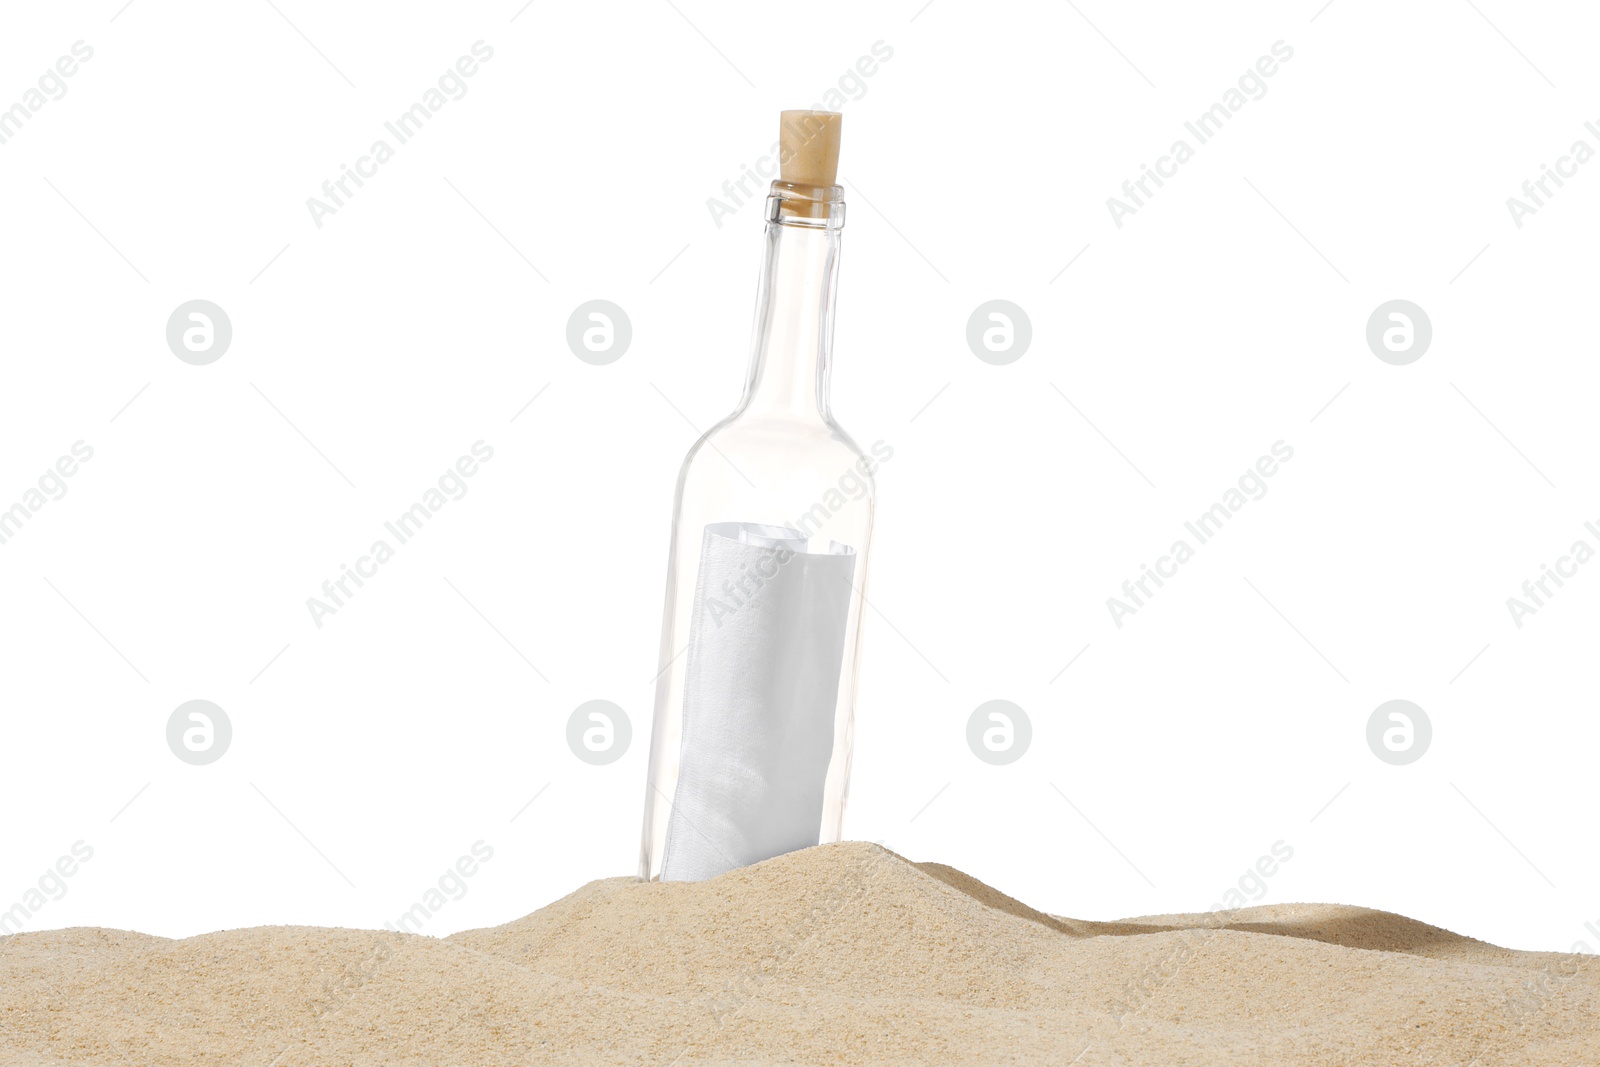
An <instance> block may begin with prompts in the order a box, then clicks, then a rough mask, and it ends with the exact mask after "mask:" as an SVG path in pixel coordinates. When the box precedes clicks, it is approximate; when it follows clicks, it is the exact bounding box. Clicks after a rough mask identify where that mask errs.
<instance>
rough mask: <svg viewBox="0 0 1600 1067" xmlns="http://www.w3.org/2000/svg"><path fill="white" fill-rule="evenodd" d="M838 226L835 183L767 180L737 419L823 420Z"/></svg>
mask: <svg viewBox="0 0 1600 1067" xmlns="http://www.w3.org/2000/svg"><path fill="white" fill-rule="evenodd" d="M843 228H844V200H843V190H842V189H840V188H839V187H838V186H829V187H815V186H795V185H789V184H787V183H784V182H773V183H772V195H771V196H769V197H768V198H767V234H766V238H767V240H766V259H765V262H764V264H763V267H762V271H761V288H760V290H759V292H758V294H757V297H756V321H755V330H754V336H753V338H752V345H751V348H752V351H751V357H750V377H749V380H748V382H747V383H746V385H745V392H744V399H743V401H742V402H741V403H740V405H739V412H740V414H744V415H755V416H760V417H777V418H813V419H822V420H824V421H826V420H827V418H828V369H829V361H830V355H831V350H832V348H833V307H834V296H835V293H836V291H837V283H838V277H839V236H840V231H841V230H842V229H843Z"/></svg>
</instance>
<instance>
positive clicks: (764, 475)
mask: <svg viewBox="0 0 1600 1067" xmlns="http://www.w3.org/2000/svg"><path fill="white" fill-rule="evenodd" d="M776 192H777V190H776V186H775V193H776ZM838 192H839V191H838V190H837V188H836V187H831V188H829V189H826V190H803V191H802V192H801V194H800V195H799V196H798V197H795V196H792V195H791V196H789V197H784V196H781V195H775V196H774V198H773V200H770V201H769V204H768V225H767V238H766V239H767V249H766V259H765V264H764V269H763V272H762V280H761V288H760V291H759V294H758V301H757V315H756V329H755V338H754V343H753V353H752V359H751V370H750V376H749V380H748V382H747V384H746V389H745V394H744V397H743V399H742V401H741V402H740V404H739V407H738V408H737V409H736V410H735V411H734V413H733V414H732V415H730V416H728V417H727V418H726V419H724V420H722V421H721V422H720V423H718V424H717V425H716V426H714V427H713V428H712V429H711V430H710V431H708V432H707V433H706V434H705V435H704V436H703V437H702V438H701V439H700V440H699V441H698V442H697V443H696V444H695V445H694V447H693V448H692V449H690V451H689V454H688V456H687V457H686V459H685V460H684V463H683V467H682V470H681V472H680V474H679V478H678V485H677V492H676V494H675V498H674V505H673V524H672V530H673V532H672V540H671V548H670V550H669V560H668V574H667V588H666V602H665V606H664V609H663V615H662V629H661V644H660V653H659V659H658V661H657V667H658V669H659V671H660V674H659V675H658V677H657V679H656V699H655V709H654V716H653V721H652V731H651V742H650V769H649V778H648V781H647V783H646V790H645V792H646V795H645V815H644V827H643V833H642V839H641V846H640V874H641V876H643V877H645V878H647V879H656V878H665V879H668V880H677V879H685V878H700V877H710V876H712V875H714V874H716V873H720V872H721V871H723V870H728V869H732V868H733V867H737V866H742V865H744V864H745V863H749V862H756V861H758V860H760V859H766V858H769V856H771V855H777V854H780V853H781V852H786V851H791V850H792V849H793V848H800V847H806V846H807V845H812V844H818V843H825V842H829V841H836V840H838V839H839V837H840V834H841V831H842V825H843V817H844V808H845V802H846V799H847V796H848V789H849V776H850V758H851V749H852V741H853V730H854V722H853V718H854V704H855V688H856V674H857V652H858V646H859V638H860V626H861V614H862V608H863V605H864V597H865V588H866V559H867V549H868V546H869V543H870V540H871V535H872V519H873V509H874V496H875V490H874V485H873V477H872V475H873V471H874V470H875V468H876V466H877V464H878V463H880V462H882V460H883V459H884V458H886V455H884V454H882V453H885V452H886V451H887V450H886V449H884V448H883V447H882V446H879V452H880V454H879V455H873V454H872V453H871V452H866V453H864V452H863V451H862V450H861V449H860V448H858V447H857V446H856V444H855V443H854V442H853V441H852V440H851V439H850V437H849V436H848V435H847V434H846V433H845V432H844V431H843V430H842V429H841V428H840V427H839V426H838V425H837V424H836V423H835V422H834V421H833V418H832V416H831V414H830V413H829V411H828V406H827V378H828V354H829V353H828V350H829V346H830V342H831V333H832V308H833V294H834V284H835V279H836V277H837V265H838V246H839V228H840V226H841V225H842V221H843V204H842V201H840V200H839V198H838ZM821 196H826V197H828V198H829V199H824V200H821V201H820V202H821V203H822V204H823V206H822V207H821V208H819V207H817V206H816V204H817V202H818V200H817V198H818V197H821ZM797 202H798V203H799V204H800V207H799V208H798V209H797V210H798V211H802V212H804V213H805V214H804V215H803V216H802V217H800V218H799V220H798V221H786V219H791V218H792V216H790V215H788V214H787V213H786V207H785V205H786V203H787V204H788V205H789V210H796V209H795V204H796V203H797Z"/></svg>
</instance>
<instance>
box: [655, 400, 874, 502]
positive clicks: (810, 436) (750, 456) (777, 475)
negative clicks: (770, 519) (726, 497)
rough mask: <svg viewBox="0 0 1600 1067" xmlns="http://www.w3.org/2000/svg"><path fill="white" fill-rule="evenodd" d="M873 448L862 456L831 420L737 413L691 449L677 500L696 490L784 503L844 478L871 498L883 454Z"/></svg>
mask: <svg viewBox="0 0 1600 1067" xmlns="http://www.w3.org/2000/svg"><path fill="white" fill-rule="evenodd" d="M880 444H881V443H880ZM875 449H876V451H878V453H879V454H878V455H877V456H876V457H874V456H872V455H870V454H869V453H867V452H864V451H863V450H862V449H861V448H860V447H859V446H858V445H857V444H856V442H855V441H854V439H852V438H851V437H850V435H849V434H848V433H846V432H845V431H844V430H843V428H841V427H840V426H838V425H837V424H836V423H834V422H832V421H831V420H828V421H824V420H822V419H790V418H771V417H751V416H748V415H740V414H738V413H735V414H733V415H730V416H729V417H727V418H726V419H723V420H722V421H721V422H719V423H717V424H716V425H715V426H713V427H711V429H709V430H708V431H706V433H704V434H703V435H702V436H701V437H700V439H699V440H698V441H696V442H695V444H694V446H693V447H692V448H690V449H689V453H688V455H686V456H685V457H684V460H683V465H682V468H681V469H680V472H679V476H678V495H679V497H680V499H681V498H682V497H683V495H684V494H685V493H686V492H693V491H696V487H699V490H700V491H706V490H709V491H712V492H714V493H717V494H719V495H720V494H722V493H724V492H726V493H729V494H732V495H734V496H740V497H755V498H772V497H780V498H787V497H790V496H792V495H795V494H798V495H801V496H804V495H807V494H814V493H815V492H817V491H818V487H819V486H828V485H832V484H835V483H837V482H838V481H839V480H840V479H845V480H847V481H849V482H850V483H851V484H852V485H858V486H860V489H859V490H858V491H860V492H863V493H864V494H865V495H867V496H868V497H869V498H870V496H872V495H873V494H874V493H875V491H876V487H875V485H874V479H873V473H874V471H875V470H876V468H877V466H878V464H879V463H880V462H881V460H882V459H883V455H882V452H883V451H884V450H885V449H884V448H878V447H876V446H875ZM715 486H722V488H721V489H716V488H713V487H715Z"/></svg>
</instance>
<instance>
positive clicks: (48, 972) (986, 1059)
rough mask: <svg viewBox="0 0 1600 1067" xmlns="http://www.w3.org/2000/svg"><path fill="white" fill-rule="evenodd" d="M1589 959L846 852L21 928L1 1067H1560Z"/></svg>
mask: <svg viewBox="0 0 1600 1067" xmlns="http://www.w3.org/2000/svg"><path fill="white" fill-rule="evenodd" d="M1588 962H1589V958H1588V957H1584V956H1568V955H1561V954H1556V953H1537V952H1516V951H1512V950H1509V949H1502V948H1497V947H1495V946H1492V945H1487V944H1484V943H1483V942H1480V941H1474V940H1472V939H1470V938H1466V937H1461V936H1459V935H1457V934H1452V933H1450V932H1448V931H1446V930H1441V929H1438V928H1437V927H1432V926H1428V925H1426V924H1424V923H1420V922H1416V921H1413V920H1411V919H1406V918H1403V917H1401V916H1398V915H1392V914H1387V913H1384V912H1376V911H1370V910H1366V909H1362V908H1353V907H1343V906H1337V905H1321V904H1291V905H1283V906H1277V907H1261V908H1251V909H1245V910H1242V911H1238V912H1232V913H1229V914H1227V915H1226V916H1219V915H1213V914H1205V915H1169V916H1153V917H1146V918H1138V919H1128V920H1124V921H1122V922H1114V923H1099V922H1085V921H1079V920H1074V919H1067V918H1061V917H1058V916H1052V915H1046V914H1044V913H1042V912H1038V911H1035V910H1033V909H1031V908H1029V907H1027V906H1026V905H1024V904H1022V903H1021V902H1019V901H1016V900H1013V899H1011V898H1010V897H1007V896H1005V895H1004V894H1001V893H999V892H997V891H995V890H994V889H991V888H989V887H988V886H986V885H984V884H983V883H981V882H978V881H977V880H975V879H973V878H971V877H969V876H967V875H965V874H962V873H961V872H960V871H956V870H954V869H952V868H949V867H944V866H942V865H939V864H932V863H924V864H917V863H912V862H910V861H908V860H905V859H902V858H901V857H899V856H897V855H895V854H894V853H892V852H889V851H886V850H885V849H882V848H879V847H877V846H875V845H867V844H859V843H846V844H839V845H825V846H823V847H821V848H814V849H807V850H806V851H803V852H797V853H794V854H791V855H788V856H782V857H779V858H778V859H775V860H770V861H768V862H766V863H762V864H758V865H756V866H754V867H748V868H745V869H743V870H738V871H733V872H731V873H729V874H726V875H723V876H721V877H719V878H716V879H713V880H712V881H709V882H700V883H669V884H660V883H654V884H651V883H642V882H640V881H638V880H637V879H633V878H613V879H609V880H605V881H599V882H592V883H590V884H589V885H586V886H584V887H583V888H582V889H580V890H578V891H577V892H575V893H573V894H572V895H571V896H569V897H566V898H565V899H563V900H560V901H557V902H556V903H554V904H552V905H550V906H549V907H547V908H543V909H541V910H540V911H537V912H534V913H533V914H532V915H529V916H527V917H525V918H522V919H518V920H516V921H515V922H511V923H508V924H506V925H505V926H499V927H495V928H494V929H488V930H472V931H467V932H464V933H460V934H456V935H454V936H452V937H449V938H444V939H435V938H431V937H423V936H417V935H410V934H396V933H387V932H374V931H363V930H343V929H317V928H308V927H261V928H256V929H250V930H231V931H227V932H225V933H215V934H204V935H202V936H199V937H191V938H185V939H183V940H181V941H173V940H168V939H164V938H159V937H150V936H147V935H144V934H136V933H125V932H121V931H113V930H99V929H72V930H58V931H49V932H41V933H25V934H17V935H15V936H13V937H10V938H7V939H5V940H3V941H0V1064H3V1065H5V1067H11V1065H14V1064H15V1065H30V1064H41V1065H44V1064H107V1065H122V1067H126V1065H130V1064H133V1065H138V1067H146V1065H153V1064H161V1065H165V1064H208V1065H211V1064H228V1065H260V1067H267V1065H275V1067H306V1065H316V1067H332V1065H345V1064H349V1065H355V1064H360V1065H366V1064H372V1065H378V1064H382V1065H385V1067H398V1065H411V1064H415V1065H424V1064H426V1065H429V1067H451V1065H486V1064H541V1063H581V1064H590V1063H597V1064H598V1063H650V1064H659V1065H661V1067H671V1065H677V1067H690V1065H703V1064H731V1063H742V1064H743V1063H770V1064H777V1063H784V1064H793V1063H803V1064H855V1063H860V1064H869V1063H870V1064H892V1063H929V1064H956V1063H972V1064H1053V1065H1066V1064H1073V1063H1075V1064H1078V1065H1080V1067H1093V1065H1104V1064H1160V1065H1191V1064H1193V1065H1198V1064H1228V1065H1243V1064H1271V1065H1273V1067H1286V1065H1294V1064H1334V1065H1339V1067H1344V1065H1355V1064H1385V1065H1389V1064H1393V1065H1402V1064H1403V1065H1407V1067H1424V1065H1441V1067H1442V1065H1446V1064H1451V1065H1461V1067H1465V1065H1467V1064H1482V1065H1485V1067H1487V1065H1491V1064H1560V1065H1564V1067H1565V1065H1584V1064H1600V967H1597V966H1586V964H1587V963H1588ZM1075 1057H1076V1059H1075Z"/></svg>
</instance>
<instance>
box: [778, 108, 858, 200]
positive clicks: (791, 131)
mask: <svg viewBox="0 0 1600 1067" xmlns="http://www.w3.org/2000/svg"><path fill="white" fill-rule="evenodd" d="M843 121H844V116H843V115H841V114H839V113H838V112H837V111H785V112H783V115H782V118H781V120H780V122H779V124H778V167H779V170H780V175H781V178H782V180H783V181H786V182H792V183H794V184H795V185H824V186H825V185H836V184H838V183H837V181H836V179H837V177H838V174H839V127H840V125H841V124H842V123H843Z"/></svg>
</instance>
